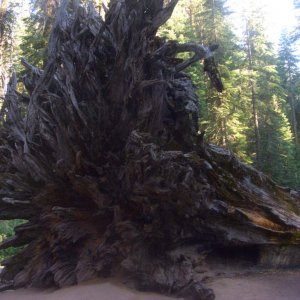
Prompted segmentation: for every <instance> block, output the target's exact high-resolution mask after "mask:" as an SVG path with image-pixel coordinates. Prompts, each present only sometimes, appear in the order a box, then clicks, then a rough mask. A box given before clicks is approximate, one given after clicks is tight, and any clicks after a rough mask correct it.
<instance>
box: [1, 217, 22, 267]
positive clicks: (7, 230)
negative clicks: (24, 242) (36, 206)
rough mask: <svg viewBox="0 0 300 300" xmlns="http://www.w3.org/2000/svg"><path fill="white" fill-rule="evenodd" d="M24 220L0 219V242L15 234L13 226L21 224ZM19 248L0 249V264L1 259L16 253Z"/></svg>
mask: <svg viewBox="0 0 300 300" xmlns="http://www.w3.org/2000/svg"><path fill="white" fill-rule="evenodd" d="M24 222H25V221H24V220H11V221H0V243H1V242H3V241H4V240H5V239H6V238H9V237H11V236H13V235H14V234H15V231H14V228H15V227H16V226H18V225H21V224H23V223H24ZM19 250H20V248H15V247H10V248H8V249H5V250H0V265H1V261H2V260H4V259H6V258H8V257H10V256H12V255H14V254H16V253H17V252H18V251H19Z"/></svg>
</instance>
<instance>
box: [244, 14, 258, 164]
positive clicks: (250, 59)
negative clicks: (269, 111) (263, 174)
mask: <svg viewBox="0 0 300 300" xmlns="http://www.w3.org/2000/svg"><path fill="white" fill-rule="evenodd" d="M246 46H247V58H248V70H249V72H250V74H251V76H250V88H251V104H252V118H253V127H254V136H255V157H256V166H257V168H258V169H260V168H261V138H260V130H259V118H258V110H257V98H256V90H255V82H254V81H255V79H254V77H253V69H254V63H253V55H252V53H253V47H254V46H253V44H252V41H251V28H250V26H249V21H248V20H247V21H246Z"/></svg>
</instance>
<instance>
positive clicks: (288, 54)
mask: <svg viewBox="0 0 300 300" xmlns="http://www.w3.org/2000/svg"><path fill="white" fill-rule="evenodd" d="M290 36H291V35H290V34H289V33H288V32H283V33H282V35H281V39H280V48H279V60H278V72H279V75H280V78H281V84H282V86H283V88H285V89H286V92H287V102H288V103H289V108H290V109H289V110H290V113H289V117H290V122H291V124H292V131H293V135H294V139H295V143H296V145H297V146H299V136H300V132H299V124H298V119H297V117H296V115H297V113H299V112H300V111H297V108H298V107H299V104H298V103H297V100H299V99H297V94H298V93H299V91H297V80H298V77H299V70H298V66H297V62H298V59H297V57H296V54H295V48H294V42H293V41H292V39H291V38H290Z"/></svg>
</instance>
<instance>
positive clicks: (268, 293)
mask: <svg viewBox="0 0 300 300" xmlns="http://www.w3.org/2000/svg"><path fill="white" fill-rule="evenodd" d="M299 282H300V271H299V270H297V271H291V270H289V271H282V270H281V271H269V272H263V271H260V272H256V273H253V272H251V273H244V274H237V273H235V274H229V273H228V272H225V273H223V274H222V273H220V274H219V275H218V277H216V278H213V279H212V278H208V279H207V282H206V285H208V286H209V287H211V288H213V289H214V291H215V294H216V300H235V299H239V300H299V299H300V284H299ZM0 298H1V300H40V299H43V300H57V299H61V300H89V299H99V300H168V299H169V300H170V299H174V298H170V297H165V296H161V295H158V294H154V293H143V292H138V291H135V290H131V289H128V288H127V287H125V286H124V285H123V284H121V283H119V282H117V281H113V280H93V281H89V282H86V283H84V284H80V285H78V286H73V287H67V288H63V289H60V290H53V289H48V290H38V289H19V290H16V291H6V292H3V293H2V294H1V297H0Z"/></svg>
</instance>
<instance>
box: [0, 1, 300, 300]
mask: <svg viewBox="0 0 300 300" xmlns="http://www.w3.org/2000/svg"><path fill="white" fill-rule="evenodd" d="M74 2H75V1H74ZM176 3H177V1H174V0H172V1H169V2H168V3H166V4H164V1H160V0H152V1H149V0H142V1H137V0H125V1H123V0H122V1H117V0H112V1H111V2H110V6H109V10H108V12H107V14H106V19H105V21H103V20H102V19H101V17H100V16H99V15H98V14H97V13H96V11H95V10H94V8H93V7H92V6H88V7H87V8H83V7H81V6H79V5H77V4H76V3H75V4H74V3H73V4H70V3H69V2H68V1H64V2H63V3H62V7H61V8H60V10H59V11H58V14H57V18H56V21H55V24H54V27H53V32H52V35H51V38H50V41H49V49H48V63H47V65H46V67H45V70H39V69H37V68H35V67H34V66H31V65H30V64H29V63H28V62H27V61H26V60H23V64H24V66H25V67H26V68H27V69H28V72H29V75H28V76H27V77H26V78H24V85H25V86H26V88H27V90H28V94H27V95H20V94H19V93H18V92H16V90H15V88H16V82H17V81H16V78H15V77H13V78H12V80H11V84H10V87H9V89H8V93H7V95H6V99H5V103H4V106H3V108H2V110H1V128H0V140H1V148H0V152H1V153H0V154H1V156H0V188H1V190H0V196H1V202H0V218H1V219H15V218H19V219H25V220H27V223H25V224H23V225H20V226H18V227H17V228H16V235H15V236H14V237H13V238H10V239H8V240H6V241H4V242H3V243H2V244H1V245H0V248H1V249H3V248H7V247H10V246H22V245H25V247H24V248H23V249H22V250H21V251H20V252H19V253H18V254H17V255H15V256H13V257H11V258H10V259H8V260H7V261H4V262H3V265H4V266H5V268H4V271H3V272H2V273H1V280H2V283H3V289H4V288H5V287H10V286H11V285H13V286H14V287H22V286H41V287H46V286H58V287H61V286H65V285H72V284H76V283H78V282H80V281H83V280H87V279H90V278H93V277H96V276H123V277H125V276H126V277H127V278H130V279H132V281H133V282H134V283H135V285H136V287H137V288H140V289H146V290H147V289H148V290H156V291H160V292H162V293H171V294H176V295H180V296H183V297H190V298H192V299H213V298H214V295H213V292H212V291H211V290H209V289H206V288H205V287H204V285H203V283H201V276H200V273H199V272H198V271H199V270H200V269H201V267H202V266H204V263H207V260H206V257H207V255H208V254H209V256H210V260H213V259H214V256H217V253H220V251H221V252H222V249H227V248H228V247H229V248H230V247H233V248H238V249H241V248H243V249H246V248H248V249H250V250H251V251H252V250H253V251H255V252H256V254H257V257H258V261H257V262H258V263H266V262H267V263H269V264H272V257H273V256H272V255H273V254H272V253H274V252H272V253H271V254H268V251H267V249H269V248H270V247H269V246H270V245H273V248H272V249H275V248H274V247H276V249H280V247H281V245H293V246H291V247H290V248H289V250H288V251H289V253H290V254H291V253H297V249H298V245H299V243H300V240H299V236H300V235H299V233H300V231H299V229H300V211H299V209H300V208H299V200H300V196H299V193H298V192H295V191H290V190H288V189H283V188H279V187H277V186H276V185H275V184H274V183H273V182H272V181H271V180H269V179H268V178H267V177H265V176H264V175H263V174H261V173H259V172H258V171H256V170H255V169H252V168H250V167H248V166H246V165H244V164H243V163H241V162H239V161H238V160H237V159H236V158H235V157H234V156H233V155H232V154H231V153H230V152H228V151H226V150H224V149H220V148H217V147H215V146H212V145H205V143H204V142H203V140H202V137H201V135H200V136H198V133H197V132H198V99H197V96H196V94H195V90H194V87H193V85H192V82H191V80H190V78H189V77H188V76H187V75H186V74H185V73H183V70H184V69H185V68H186V67H187V66H189V65H190V64H191V63H193V62H195V61H196V60H199V59H204V60H206V62H212V53H211V51H210V49H209V48H206V47H204V46H201V45H197V44H193V43H189V44H184V45H180V44H178V43H176V42H165V41H163V40H162V39H160V38H158V37H157V36H156V31H157V29H158V28H159V26H161V25H162V24H163V23H164V22H165V21H166V20H167V19H168V18H169V17H170V15H171V13H172V11H173V9H174V7H175V5H176ZM184 51H188V52H193V53H194V56H192V57H191V58H190V59H188V60H187V61H182V60H179V59H178V58H176V54H177V53H179V52H184ZM208 66H209V64H206V70H208V71H210V72H217V70H215V66H214V65H213V67H214V68H213V69H211V68H209V67H208ZM210 77H211V78H213V79H214V81H215V85H216V87H217V88H218V89H219V90H221V89H222V85H221V82H220V81H219V76H218V74H217V73H216V74H213V73H211V74H210ZM273 261H274V260H273ZM298 263H299V260H298V258H297V259H295V260H294V261H290V264H294V265H296V264H298ZM202 272H203V270H202Z"/></svg>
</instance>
